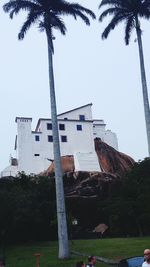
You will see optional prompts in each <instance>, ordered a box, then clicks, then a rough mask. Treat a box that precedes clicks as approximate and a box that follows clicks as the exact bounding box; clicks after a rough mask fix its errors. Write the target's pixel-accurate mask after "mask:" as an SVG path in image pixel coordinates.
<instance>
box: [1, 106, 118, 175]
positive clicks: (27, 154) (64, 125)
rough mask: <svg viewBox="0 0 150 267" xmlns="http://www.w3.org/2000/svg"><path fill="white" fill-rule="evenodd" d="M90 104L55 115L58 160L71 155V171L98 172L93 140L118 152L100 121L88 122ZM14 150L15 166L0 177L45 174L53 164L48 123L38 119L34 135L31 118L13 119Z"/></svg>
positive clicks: (112, 137) (111, 134) (51, 135)
mask: <svg viewBox="0 0 150 267" xmlns="http://www.w3.org/2000/svg"><path fill="white" fill-rule="evenodd" d="M91 106H92V104H87V105H84V106H81V107H78V108H75V109H72V110H69V111H67V112H64V113H61V114H59V115H58V129H59V138H60V151H61V156H65V155H73V156H74V162H75V170H83V171H100V166H99V162H98V158H97V155H96V152H95V148H94V138H96V137H100V138H101V139H102V141H104V142H106V143H107V144H109V145H111V146H112V147H114V148H115V149H118V144H117V137H116V134H115V133H112V132H111V131H110V130H105V127H106V125H105V124H104V121H103V120H93V119H92V110H91ZM15 121H16V123H17V136H16V140H15V150H16V152H17V159H18V165H15V166H14V165H13V166H12V168H11V166H8V167H7V168H5V170H3V172H2V175H1V176H7V175H10V174H8V173H9V172H10V171H11V172H12V170H13V173H14V168H15V170H16V171H15V172H16V174H17V172H18V171H19V172H22V171H24V172H25V173H26V174H38V173H40V172H43V171H45V170H46V169H47V168H48V167H49V165H50V161H52V160H53V134H52V123H51V119H45V118H40V119H39V120H38V123H37V126H36V129H35V131H32V129H31V124H32V118H25V117H17V118H16V120H15ZM11 165H12V164H11Z"/></svg>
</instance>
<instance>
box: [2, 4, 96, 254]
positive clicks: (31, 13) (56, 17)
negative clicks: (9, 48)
mask: <svg viewBox="0 0 150 267" xmlns="http://www.w3.org/2000/svg"><path fill="white" fill-rule="evenodd" d="M3 9H4V11H5V12H6V13H9V15H10V18H11V19H12V18H13V16H14V15H17V14H18V13H19V11H27V13H28V14H27V18H26V21H25V22H24V24H23V26H22V28H21V30H20V32H19V34H18V38H19V40H22V39H23V38H24V36H25V34H26V33H27V31H28V30H29V28H30V27H31V25H33V24H35V23H36V24H37V25H38V27H39V29H40V30H42V31H43V30H44V31H45V33H46V36H47V43H48V61H49V86H50V103H51V117H52V128H53V150H54V162H55V178H56V199H57V220H58V240H59V253H58V256H59V258H68V257H69V245H68V234H67V223H66V212H65V200H64V189H63V180H62V167H61V157H60V144H59V133H58V124H57V108H56V99H55V87H54V75H53V53H54V47H53V39H54V36H53V29H57V30H59V31H60V32H61V33H62V34H63V35H65V33H66V27H65V24H64V22H63V20H62V18H61V15H72V16H73V17H74V19H76V18H77V17H80V18H81V19H82V20H83V21H84V22H85V23H86V25H90V20H89V18H88V16H87V15H89V16H90V17H91V18H93V19H94V18H95V15H94V13H93V12H92V11H91V10H90V9H87V8H85V7H83V6H81V5H79V4H77V3H74V4H73V3H72V4H70V3H68V2H67V1H65V0H10V1H9V2H7V3H6V4H5V5H4V6H3Z"/></svg>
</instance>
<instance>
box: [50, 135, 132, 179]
mask: <svg viewBox="0 0 150 267" xmlns="http://www.w3.org/2000/svg"><path fill="white" fill-rule="evenodd" d="M95 150H96V153H97V156H98V159H99V164H100V167H101V170H102V173H105V174H111V175H114V174H115V176H122V175H123V174H124V173H125V172H126V171H127V170H129V169H131V168H132V166H133V164H134V160H133V159H132V158H131V157H129V156H128V155H125V154H124V153H121V152H118V151H117V150H115V149H114V148H113V147H111V146H109V145H107V144H106V143H104V142H102V141H101V139H100V138H96V139H95ZM61 163H62V169H63V173H67V172H74V170H75V166H74V158H73V156H72V155H68V156H63V157H61ZM52 173H54V162H53V163H52V164H51V165H50V167H49V168H48V169H47V171H46V172H45V174H46V175H49V174H52ZM101 175H102V174H100V176H101ZM104 176H105V175H104Z"/></svg>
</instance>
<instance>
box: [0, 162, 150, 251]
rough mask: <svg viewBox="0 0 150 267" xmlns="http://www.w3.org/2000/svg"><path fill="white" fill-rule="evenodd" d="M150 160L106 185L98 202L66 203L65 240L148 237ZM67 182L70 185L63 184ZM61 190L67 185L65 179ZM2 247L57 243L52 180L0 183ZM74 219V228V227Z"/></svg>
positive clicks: (23, 178) (21, 178) (5, 180)
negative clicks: (99, 231) (102, 229)
mask: <svg viewBox="0 0 150 267" xmlns="http://www.w3.org/2000/svg"><path fill="white" fill-rule="evenodd" d="M149 175H150V159H149V158H147V159H145V160H144V161H141V162H138V163H136V164H135V166H134V167H133V169H132V170H131V171H130V172H128V173H127V174H126V175H125V176H124V177H122V178H121V179H120V180H116V181H115V182H113V183H111V182H107V183H105V185H104V186H102V189H101V191H100V194H99V196H98V197H97V198H96V199H91V198H86V200H85V199H81V198H78V199H75V200H72V199H68V198H67V199H66V208H67V223H68V230H69V238H70V239H72V238H89V237H96V236H97V237H99V234H98V235H96V234H93V229H94V228H95V226H97V225H98V224H99V223H105V224H106V225H107V226H108V227H109V228H108V230H107V231H106V233H105V234H104V236H105V235H106V236H109V237H116V236H125V237H126V236H147V235H150V229H149V225H150V207H149V203H150V194H149V188H150V179H149ZM67 183H68V181H67ZM64 186H65V180H64ZM0 203H1V205H0V218H1V219H0V244H1V247H2V246H3V245H4V244H6V243H16V242H30V241H41V240H43V241H44V240H56V239H57V238H58V234H57V217H56V196H55V179H54V177H37V176H36V177H32V176H26V175H25V174H23V173H22V174H20V176H19V177H17V178H12V177H8V178H3V179H0ZM74 219H76V220H77V222H78V223H77V225H74V224H73V221H74Z"/></svg>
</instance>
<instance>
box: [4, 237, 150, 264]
mask: <svg viewBox="0 0 150 267" xmlns="http://www.w3.org/2000/svg"><path fill="white" fill-rule="evenodd" d="M149 247H150V237H146V238H111V239H96V240H75V241H72V242H70V249H71V250H73V251H78V252H80V253H84V254H88V255H91V254H93V255H96V256H99V257H104V258H108V259H111V260H115V261H119V260H120V259H122V258H127V257H132V256H137V255H143V250H144V249H145V248H149ZM35 253H41V260H40V267H74V266H75V263H76V261H80V260H84V261H85V262H87V259H86V257H83V256H75V255H71V257H70V259H68V260H58V259H57V254H58V244H57V242H41V243H36V244H28V245H20V246H9V247H6V248H5V256H6V267H36V258H35V256H34V254H35ZM106 266H108V265H106V264H104V263H100V262H98V263H97V264H96V267H106Z"/></svg>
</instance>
